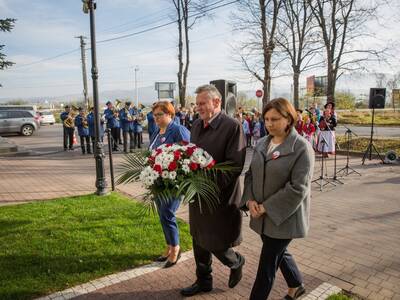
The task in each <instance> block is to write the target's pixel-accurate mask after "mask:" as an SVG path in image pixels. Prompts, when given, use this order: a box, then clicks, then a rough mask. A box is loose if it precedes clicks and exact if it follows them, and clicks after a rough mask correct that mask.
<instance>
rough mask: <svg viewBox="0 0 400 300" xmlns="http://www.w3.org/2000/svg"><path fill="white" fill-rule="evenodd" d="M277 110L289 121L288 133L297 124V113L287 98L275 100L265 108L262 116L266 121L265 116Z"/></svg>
mask: <svg viewBox="0 0 400 300" xmlns="http://www.w3.org/2000/svg"><path fill="white" fill-rule="evenodd" d="M273 108H274V109H275V110H276V111H277V112H278V113H279V114H280V115H282V117H284V118H285V119H287V120H289V125H288V128H287V129H286V131H287V132H288V131H289V130H290V129H291V128H292V127H293V126H294V124H295V123H296V122H297V113H296V109H295V108H294V107H293V105H292V104H291V103H290V102H289V101H288V100H287V99H285V98H275V99H273V100H271V101H270V102H268V104H267V105H266V106H265V107H264V109H263V112H262V116H263V119H265V114H266V113H267V111H269V110H271V109H273Z"/></svg>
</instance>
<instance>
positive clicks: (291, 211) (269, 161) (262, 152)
mask: <svg viewBox="0 0 400 300" xmlns="http://www.w3.org/2000/svg"><path fill="white" fill-rule="evenodd" d="M262 116H263V118H264V121H265V127H266V129H267V130H268V132H269V135H268V136H266V137H263V138H262V139H260V140H259V142H258V144H257V146H256V147H255V149H254V154H253V158H252V162H251V164H250V169H249V171H248V172H247V173H246V177H245V187H244V192H243V197H242V205H243V208H246V209H249V210H250V214H251V220H250V227H251V228H252V229H253V230H254V231H255V232H257V233H258V234H260V236H261V239H262V242H263V246H262V250H261V255H260V262H259V266H258V271H257V276H256V280H255V282H254V285H253V288H252V291H251V295H250V299H251V300H256V299H257V300H261V299H262V300H264V299H267V298H268V295H269V294H270V292H271V289H272V285H273V283H274V279H275V273H276V271H277V269H278V267H279V268H280V270H281V272H282V274H283V276H284V278H285V280H286V282H287V284H288V287H289V289H288V294H287V295H286V297H285V299H288V300H291V299H296V298H298V297H300V296H301V295H302V294H304V293H305V289H304V286H303V281H302V276H301V274H300V271H299V270H298V268H297V266H296V263H295V261H294V259H293V257H292V256H291V255H290V254H289V252H288V251H287V247H288V245H289V243H290V242H291V240H292V239H294V238H302V237H305V235H306V234H307V231H308V227H309V215H310V187H311V179H312V175H313V169H314V150H313V149H312V148H311V145H310V143H308V142H307V141H306V139H304V138H303V137H301V136H300V135H299V134H298V133H297V132H296V130H295V129H294V128H293V127H294V125H295V124H296V119H297V114H296V111H295V109H294V107H293V106H292V105H291V104H290V103H289V101H287V100H286V99H283V98H277V99H274V100H272V101H271V102H269V103H268V105H267V106H266V107H265V108H264V110H263V113H262Z"/></svg>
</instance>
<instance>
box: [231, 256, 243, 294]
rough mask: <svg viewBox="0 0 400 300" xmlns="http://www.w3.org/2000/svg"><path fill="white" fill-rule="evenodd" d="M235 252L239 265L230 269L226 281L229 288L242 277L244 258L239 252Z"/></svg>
mask: <svg viewBox="0 0 400 300" xmlns="http://www.w3.org/2000/svg"><path fill="white" fill-rule="evenodd" d="M236 254H237V255H238V258H239V266H238V267H237V268H235V269H231V274H230V275H229V281H228V286H229V287H230V288H234V287H235V286H236V285H237V284H238V283H239V281H240V280H241V279H242V275H243V272H242V269H243V265H244V263H245V259H244V257H243V256H242V255H241V254H240V253H239V252H236Z"/></svg>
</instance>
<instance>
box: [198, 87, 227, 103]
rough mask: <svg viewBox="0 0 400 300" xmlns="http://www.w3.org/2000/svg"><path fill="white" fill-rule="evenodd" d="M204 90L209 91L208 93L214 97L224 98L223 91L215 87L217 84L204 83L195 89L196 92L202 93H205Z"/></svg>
mask: <svg viewBox="0 0 400 300" xmlns="http://www.w3.org/2000/svg"><path fill="white" fill-rule="evenodd" d="M203 92H207V93H208V95H209V96H210V97H211V98H212V99H214V98H218V99H219V100H222V96H221V93H220V92H219V91H218V89H217V88H216V87H215V85H213V84H204V85H201V86H199V87H198V88H197V89H196V91H195V93H196V94H200V93H203Z"/></svg>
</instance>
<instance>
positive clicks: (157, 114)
mask: <svg viewBox="0 0 400 300" xmlns="http://www.w3.org/2000/svg"><path fill="white" fill-rule="evenodd" d="M163 115H165V113H163V112H159V113H156V114H154V116H155V117H162V116H163Z"/></svg>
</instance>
